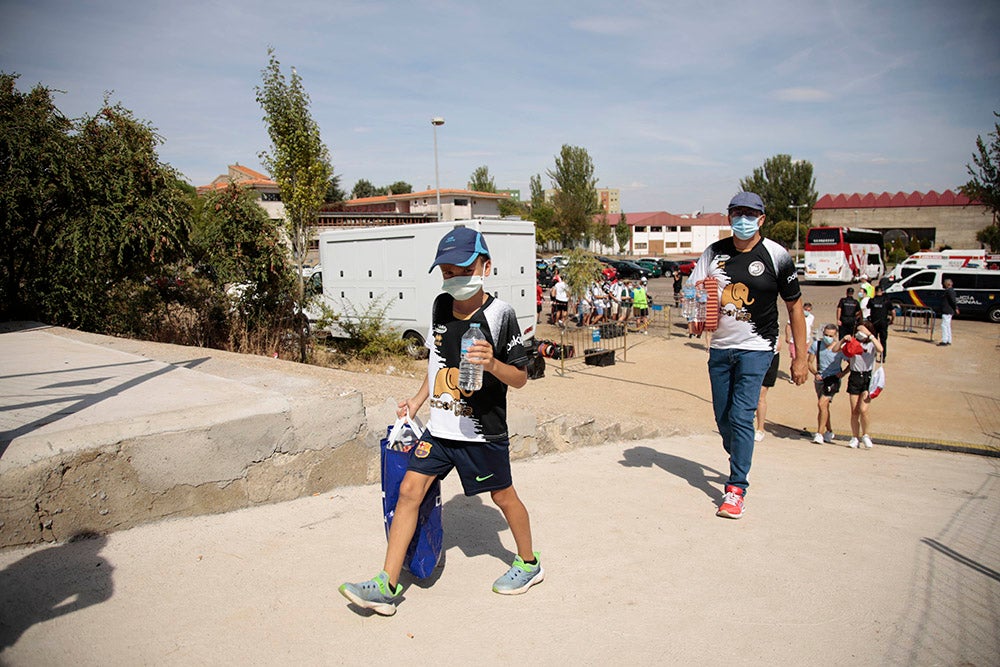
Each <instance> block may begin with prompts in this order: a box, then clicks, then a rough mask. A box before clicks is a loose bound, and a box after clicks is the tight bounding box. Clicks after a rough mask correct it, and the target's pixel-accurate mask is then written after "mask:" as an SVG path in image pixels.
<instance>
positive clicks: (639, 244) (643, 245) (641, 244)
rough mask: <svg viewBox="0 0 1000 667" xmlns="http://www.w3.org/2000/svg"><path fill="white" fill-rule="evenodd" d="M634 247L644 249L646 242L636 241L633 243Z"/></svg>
mask: <svg viewBox="0 0 1000 667" xmlns="http://www.w3.org/2000/svg"><path fill="white" fill-rule="evenodd" d="M635 249H636V250H645V249H646V244H645V243H636V244H635Z"/></svg>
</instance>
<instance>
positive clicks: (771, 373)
mask: <svg viewBox="0 0 1000 667" xmlns="http://www.w3.org/2000/svg"><path fill="white" fill-rule="evenodd" d="M780 357H781V355H780V354H776V355H774V359H771V367H770V368H768V369H767V372H766V373H764V382H763V383H762V384H761V386H762V387H767V388H768V389H770V388H771V387H773V386H774V381H775V380H777V379H778V359H779V358H780Z"/></svg>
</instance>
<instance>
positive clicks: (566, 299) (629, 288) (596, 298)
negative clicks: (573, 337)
mask: <svg viewBox="0 0 1000 667" xmlns="http://www.w3.org/2000/svg"><path fill="white" fill-rule="evenodd" d="M646 286H647V280H646V278H642V279H641V280H638V281H636V282H635V283H634V284H633V283H632V281H630V280H618V278H617V277H616V276H610V277H608V276H601V277H599V278H597V279H595V280H594V281H593V282H592V283H591V284H590V285H588V286H587V288H586V289H585V290H584V292H583V294H582V295H580V296H578V297H574V296H573V295H572V294H571V293H570V288H569V285H567V284H566V281H565V280H563V278H562V276H561V275H559V274H558V273H557V274H556V275H555V282H554V283H553V285H552V289H551V297H552V315H551V320H552V323H553V324H555V325H556V326H558V327H565V326H566V319H567V317H568V314H569V313H570V312H575V313H576V316H575V319H576V325H577V326H592V325H596V324H602V323H604V322H621V323H623V324H624V323H627V322H628V321H629V319H630V318H631V317H633V316H634V317H635V318H636V319H637V320H639V321H640V322H641V321H643V320H645V319H646V318H648V317H649V300H650V297H649V293H648V292H647V288H646ZM539 289H540V288H539ZM538 303H539V312H541V292H539V301H538Z"/></svg>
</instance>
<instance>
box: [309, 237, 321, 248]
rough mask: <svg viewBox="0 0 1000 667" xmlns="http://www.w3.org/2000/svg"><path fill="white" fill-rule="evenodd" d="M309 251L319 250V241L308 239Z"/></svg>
mask: <svg viewBox="0 0 1000 667" xmlns="http://www.w3.org/2000/svg"><path fill="white" fill-rule="evenodd" d="M309 249H310V250H319V239H309Z"/></svg>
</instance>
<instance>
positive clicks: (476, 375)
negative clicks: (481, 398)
mask: <svg viewBox="0 0 1000 667" xmlns="http://www.w3.org/2000/svg"><path fill="white" fill-rule="evenodd" d="M474 340H486V336H485V335H484V334H483V332H482V331H481V330H480V328H479V323H478V322H473V323H472V324H470V325H469V330H468V331H466V332H465V334H464V335H463V336H462V361H460V362H459V364H458V388H459V389H461V390H462V391H479V390H480V389H482V388H483V367H482V366H481V365H480V364H474V363H471V362H469V361H466V355H467V354H468V352H469V348H470V347H471V346H472V341H474Z"/></svg>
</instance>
